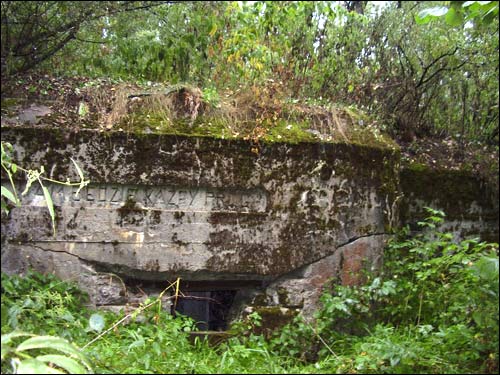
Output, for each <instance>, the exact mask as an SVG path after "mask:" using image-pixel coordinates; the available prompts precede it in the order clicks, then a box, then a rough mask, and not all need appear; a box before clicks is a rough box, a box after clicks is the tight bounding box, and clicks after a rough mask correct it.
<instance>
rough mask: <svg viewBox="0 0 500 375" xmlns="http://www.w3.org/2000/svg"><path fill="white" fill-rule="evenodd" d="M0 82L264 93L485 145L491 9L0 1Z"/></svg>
mask: <svg viewBox="0 0 500 375" xmlns="http://www.w3.org/2000/svg"><path fill="white" fill-rule="evenodd" d="M1 4H2V55H1V57H2V76H3V77H9V76H12V75H15V74H20V73H26V72H29V71H31V70H33V69H37V70H42V71H45V72H48V73H52V74H56V75H68V76H74V75H86V76H94V77H98V76H107V77H111V78H114V79H124V80H134V81H137V80H140V81H157V82H165V83H167V82H168V83H170V84H175V83H180V82H186V83H191V84H194V85H197V86H200V87H202V88H204V89H211V90H219V91H222V90H232V91H234V90H239V89H240V90H241V89H245V88H248V87H251V86H267V87H270V86H272V89H273V90H274V91H276V95H278V96H280V97H282V98H285V99H286V100H309V101H315V102H320V103H321V102H333V103H342V104H348V105H356V106H357V107H359V108H361V109H363V110H366V111H368V112H370V113H374V114H376V115H377V116H378V117H379V118H380V124H383V125H381V127H382V128H383V130H389V131H394V132H396V133H398V134H399V135H401V136H403V137H404V136H406V137H409V138H410V139H411V137H413V136H414V135H415V134H416V135H438V136H439V135H443V136H444V135H446V136H450V135H453V136H458V137H461V138H467V139H469V140H477V141H481V142H488V143H490V144H495V143H498V105H499V96H498V91H499V90H498V89H499V87H498V52H499V51H498V2H490V1H486V2H484V1H481V2H479V1H467V2H462V1H452V2H399V1H392V2H385V3H378V2H369V1H368V2H367V1H346V2H328V1H314V2H309V1H283V2H271V1H255V2H245V1H243V2H241V1H240V2H214V1H208V2H191V1H182V2H178V1H163V2H153V1H104V2H98V1H84V2H69V1H60V2H44V1H24V2H14V1H2V3H1Z"/></svg>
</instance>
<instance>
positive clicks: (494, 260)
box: [474, 255, 499, 282]
mask: <svg viewBox="0 0 500 375" xmlns="http://www.w3.org/2000/svg"><path fill="white" fill-rule="evenodd" d="M474 271H475V272H476V274H477V275H478V276H479V277H480V278H482V279H485V280H488V281H497V282H498V275H499V272H498V257H497V256H496V255H491V256H483V257H481V259H479V260H478V261H477V262H476V263H475V264H474Z"/></svg>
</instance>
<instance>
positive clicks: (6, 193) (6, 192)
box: [2, 186, 19, 205]
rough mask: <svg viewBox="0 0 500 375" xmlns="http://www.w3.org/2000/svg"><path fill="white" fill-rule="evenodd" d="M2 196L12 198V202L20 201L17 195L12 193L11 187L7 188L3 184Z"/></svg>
mask: <svg viewBox="0 0 500 375" xmlns="http://www.w3.org/2000/svg"><path fill="white" fill-rule="evenodd" d="M2 197H5V198H7V199H8V200H10V201H11V202H13V203H14V204H16V205H17V204H19V202H18V200H17V199H16V197H15V196H14V194H12V192H11V191H10V190H9V189H7V188H6V187H5V186H2Z"/></svg>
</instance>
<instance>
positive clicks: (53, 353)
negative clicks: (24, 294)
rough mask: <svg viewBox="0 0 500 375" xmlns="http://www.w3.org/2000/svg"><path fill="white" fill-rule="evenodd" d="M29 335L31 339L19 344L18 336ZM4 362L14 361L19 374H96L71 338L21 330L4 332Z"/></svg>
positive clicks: (11, 362)
mask: <svg viewBox="0 0 500 375" xmlns="http://www.w3.org/2000/svg"><path fill="white" fill-rule="evenodd" d="M26 336H28V337H29V338H27V339H25V340H24V341H22V342H20V343H18V344H17V345H16V341H17V339H18V338H20V337H26ZM59 353H63V354H59ZM4 361H9V362H10V365H11V366H12V369H11V371H12V372H13V373H15V374H65V373H69V374H92V373H93V371H92V366H91V364H90V362H89V360H88V359H87V358H86V357H85V355H84V354H83V353H82V352H81V351H80V350H79V349H77V348H75V347H74V345H72V344H71V343H69V342H68V341H66V340H64V339H62V338H60V337H54V336H37V335H33V334H29V333H23V332H18V331H14V332H11V333H9V334H6V335H2V364H3V363H4ZM2 370H3V365H2Z"/></svg>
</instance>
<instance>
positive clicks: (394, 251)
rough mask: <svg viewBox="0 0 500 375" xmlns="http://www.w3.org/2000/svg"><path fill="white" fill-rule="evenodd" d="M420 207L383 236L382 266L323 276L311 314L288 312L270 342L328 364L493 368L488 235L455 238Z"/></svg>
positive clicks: (494, 268)
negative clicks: (339, 280) (410, 224)
mask: <svg viewBox="0 0 500 375" xmlns="http://www.w3.org/2000/svg"><path fill="white" fill-rule="evenodd" d="M427 212H428V217H427V218H426V219H425V220H424V221H422V222H420V223H419V225H420V227H421V229H422V232H420V233H417V234H416V235H410V233H409V231H408V230H407V229H406V230H403V231H402V232H401V233H400V235H399V236H398V237H396V238H395V239H394V240H392V241H391V242H390V243H389V245H388V246H387V248H386V250H385V255H384V258H385V260H384V267H383V270H382V272H380V273H379V274H377V275H368V276H367V280H368V281H367V283H366V284H365V285H361V286H357V287H346V286H341V285H333V286H332V289H331V290H330V291H328V292H326V293H325V294H324V295H323V296H322V297H321V302H322V304H323V306H322V308H321V309H320V310H319V311H318V312H317V313H316V315H315V318H316V319H315V321H314V322H313V323H307V322H305V321H304V320H303V319H301V318H299V319H296V320H295V322H294V323H293V324H292V325H291V326H289V327H288V328H285V329H284V330H282V332H281V333H280V334H279V335H278V336H276V337H275V338H274V340H273V342H272V345H273V347H274V348H275V349H274V350H275V351H276V352H277V353H279V354H281V355H283V354H286V355H292V356H299V357H301V356H302V358H303V359H307V358H308V357H309V359H310V358H312V359H313V360H314V361H318V362H317V364H318V366H319V367H320V368H321V369H323V370H325V369H328V371H332V372H339V371H340V372H344V371H345V372H349V371H355V372H358V371H359V372H364V373H366V372H374V373H381V372H382V373H421V372H423V373H425V372H433V373H447V372H457V371H466V372H485V371H486V372H496V371H498V329H499V328H498V325H499V322H498V315H499V292H498V283H499V272H498V244H489V243H484V242H479V240H477V239H468V240H463V241H460V242H456V241H454V240H453V235H452V234H451V233H441V232H440V231H439V229H438V228H439V225H440V224H441V223H442V221H443V218H444V213H443V212H441V211H439V210H434V209H431V208H427ZM301 353H309V354H308V355H306V356H304V355H303V354H301ZM323 366H324V367H323Z"/></svg>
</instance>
